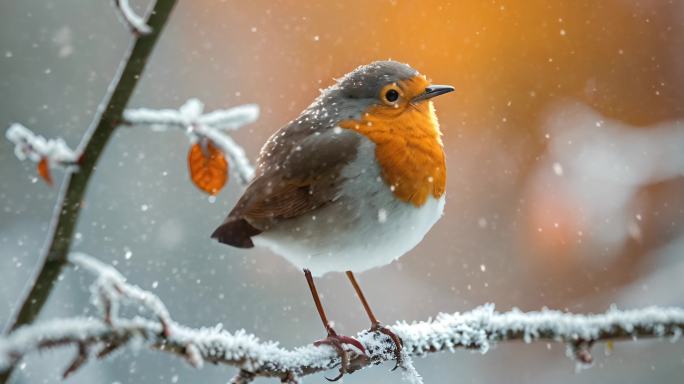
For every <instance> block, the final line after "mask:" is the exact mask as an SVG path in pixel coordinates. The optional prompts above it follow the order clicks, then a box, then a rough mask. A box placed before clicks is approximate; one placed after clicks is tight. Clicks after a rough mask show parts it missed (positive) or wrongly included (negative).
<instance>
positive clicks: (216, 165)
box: [188, 139, 228, 195]
mask: <svg viewBox="0 0 684 384" xmlns="http://www.w3.org/2000/svg"><path fill="white" fill-rule="evenodd" d="M188 169H190V178H191V179H192V182H193V183H195V185H196V186H197V188H199V189H201V190H203V191H204V192H206V193H208V194H210V195H216V194H218V193H219V192H220V191H221V188H223V186H224V185H225V184H226V182H227V181H228V162H227V161H226V158H225V156H224V155H223V152H221V150H219V149H218V148H216V146H215V145H214V143H212V142H211V140H208V139H204V140H202V141H200V142H199V143H196V144H194V145H193V146H192V147H190V152H188Z"/></svg>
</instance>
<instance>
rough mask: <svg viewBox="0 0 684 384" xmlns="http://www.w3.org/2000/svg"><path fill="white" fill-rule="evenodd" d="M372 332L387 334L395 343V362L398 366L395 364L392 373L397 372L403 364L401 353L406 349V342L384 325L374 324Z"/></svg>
mask: <svg viewBox="0 0 684 384" xmlns="http://www.w3.org/2000/svg"><path fill="white" fill-rule="evenodd" d="M370 331H371V332H380V333H382V334H385V335H387V336H388V337H389V338H390V339H391V340H392V342H393V343H394V360H395V362H396V364H395V366H394V368H392V371H395V370H396V369H397V368H399V367H400V366H401V364H402V358H401V351H402V349H403V348H404V342H403V341H402V340H401V338H400V337H399V336H397V334H396V333H394V332H392V330H391V329H389V328H387V327H385V326H384V325H382V324H380V323H376V324H373V325H372V326H371V329H370Z"/></svg>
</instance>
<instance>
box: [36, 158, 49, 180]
mask: <svg viewBox="0 0 684 384" xmlns="http://www.w3.org/2000/svg"><path fill="white" fill-rule="evenodd" d="M37 168H38V174H39V175H40V177H41V178H42V179H43V180H45V182H46V183H47V185H49V186H52V175H50V164H48V159H47V157H43V158H42V159H40V162H38V167H37Z"/></svg>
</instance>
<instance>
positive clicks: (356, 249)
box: [253, 137, 444, 276]
mask: <svg viewBox="0 0 684 384" xmlns="http://www.w3.org/2000/svg"><path fill="white" fill-rule="evenodd" d="M362 142H363V144H362V145H361V147H360V148H359V152H358V155H357V157H356V159H355V160H354V161H353V162H352V163H351V164H349V165H348V166H347V167H346V168H345V169H344V170H343V174H342V176H344V177H345V178H346V179H347V180H348V181H347V182H346V183H345V184H344V186H343V187H342V189H341V190H340V195H339V197H338V199H336V200H335V201H334V202H332V203H330V204H328V205H326V206H325V207H323V208H321V209H319V210H317V211H315V212H314V213H312V214H311V215H304V216H301V217H298V218H296V219H292V220H288V221H286V222H282V223H280V224H279V225H278V226H277V227H275V228H272V229H271V230H269V231H268V232H265V233H262V234H260V235H258V236H255V237H253V240H254V244H255V245H257V246H265V247H268V248H270V249H271V250H273V252H275V253H277V254H279V255H281V256H283V257H285V258H286V259H287V260H289V261H290V262H291V263H292V264H294V265H295V266H297V267H298V268H300V269H302V268H307V269H309V270H311V272H312V273H313V274H314V275H316V276H320V275H323V274H325V273H327V272H331V271H353V272H361V271H365V270H367V269H370V268H374V267H379V266H382V265H386V264H389V263H391V262H392V261H394V260H396V259H398V258H399V257H401V256H402V255H404V254H405V253H406V252H408V251H410V250H411V249H412V248H413V247H415V246H416V245H417V244H418V243H419V242H420V241H421V240H422V239H423V237H424V236H425V234H426V233H427V232H428V231H429V230H430V228H431V227H432V226H433V225H434V224H435V222H437V220H438V219H439V218H440V217H441V215H442V211H443V209H444V196H442V197H441V198H439V199H435V198H434V197H432V196H430V197H429V198H428V200H427V202H426V203H425V204H424V205H423V206H421V207H415V206H414V205H412V204H409V203H405V202H403V201H401V200H398V199H396V198H395V197H394V195H393V194H392V191H390V189H389V187H388V186H387V185H386V184H385V183H384V182H383V181H382V179H381V176H380V168H379V166H378V165H377V162H376V161H375V144H374V143H373V142H371V141H370V140H368V139H366V138H365V137H364V139H363V141H362Z"/></svg>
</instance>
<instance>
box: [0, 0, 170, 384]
mask: <svg viewBox="0 0 684 384" xmlns="http://www.w3.org/2000/svg"><path fill="white" fill-rule="evenodd" d="M175 4H176V0H165V1H157V2H156V3H155V4H154V6H153V8H152V9H151V10H150V13H149V18H148V20H147V24H148V25H149V26H150V27H151V29H152V31H151V32H150V33H149V34H147V35H137V36H136V37H135V40H134V41H133V44H132V45H131V47H130V48H129V49H128V50H126V52H125V53H124V56H123V59H122V61H121V64H120V66H119V69H118V70H117V72H116V74H115V76H114V79H113V80H112V83H111V84H110V86H109V88H108V89H107V93H106V94H105V96H104V98H103V101H102V103H101V104H100V105H99V106H98V108H97V112H96V114H95V116H94V118H93V121H92V123H91V125H90V127H89V128H88V130H87V131H86V133H85V135H84V137H83V139H82V141H81V143H80V145H79V147H78V149H77V150H76V151H75V152H76V154H77V158H78V159H79V162H78V172H75V170H73V169H67V172H66V175H65V178H64V182H63V184H62V190H61V191H60V194H59V197H58V200H57V203H56V204H55V210H54V214H53V217H52V221H51V223H50V227H49V230H48V237H47V240H46V242H45V246H44V248H43V250H42V252H41V255H40V258H39V261H38V265H37V267H36V270H35V272H34V274H33V276H31V278H30V279H28V281H27V285H26V290H25V292H26V293H24V294H22V296H21V299H20V301H19V303H18V304H17V307H16V309H15V312H14V313H12V315H11V317H10V319H9V321H8V322H7V327H6V330H7V331H12V330H14V329H16V328H18V327H19V326H21V325H24V324H28V323H31V322H33V320H34V319H35V317H36V316H37V315H38V313H39V312H40V310H41V309H42V308H43V305H44V304H45V302H46V301H47V298H48V296H49V294H50V291H51V290H52V287H53V286H54V284H55V282H56V281H57V279H58V277H59V275H60V273H61V270H62V268H63V266H64V265H65V264H66V262H67V254H68V253H69V249H70V246H71V239H72V235H73V233H74V230H75V228H76V221H77V219H78V215H79V213H80V211H81V206H82V204H83V200H84V196H85V192H86V188H87V186H88V183H89V181H90V177H91V175H92V173H93V171H94V169H95V166H96V164H97V161H98V159H99V158H100V155H101V154H102V152H103V150H104V147H105V146H106V145H107V143H108V141H109V138H110V137H111V136H112V134H113V133H114V130H115V129H116V127H117V124H118V122H120V121H121V119H122V113H123V110H124V108H125V107H126V104H127V103H128V100H129V99H130V97H131V95H132V94H133V90H135V87H136V85H137V84H138V81H139V80H140V78H141V74H142V72H143V70H144V69H145V65H146V64H147V60H148V58H149V57H150V54H151V53H152V49H153V48H154V46H155V44H156V42H157V40H158V37H159V34H160V33H161V31H162V29H163V27H164V25H165V24H166V21H167V20H168V18H169V15H170V14H171V10H172V9H173V7H174V5H175ZM10 375H11V369H10V370H5V371H4V372H2V373H0V384H2V383H6V382H7V380H8V379H9V376H10Z"/></svg>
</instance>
